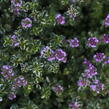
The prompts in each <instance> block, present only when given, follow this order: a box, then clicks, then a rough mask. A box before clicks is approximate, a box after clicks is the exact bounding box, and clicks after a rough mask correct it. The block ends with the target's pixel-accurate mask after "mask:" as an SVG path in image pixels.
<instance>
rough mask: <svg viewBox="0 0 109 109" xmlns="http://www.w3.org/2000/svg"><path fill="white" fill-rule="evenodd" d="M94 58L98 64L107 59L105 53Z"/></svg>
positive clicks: (97, 54)
mask: <svg viewBox="0 0 109 109" xmlns="http://www.w3.org/2000/svg"><path fill="white" fill-rule="evenodd" d="M93 58H94V60H95V61H96V62H101V61H103V59H105V55H104V53H96V54H95V55H94V56H93Z"/></svg>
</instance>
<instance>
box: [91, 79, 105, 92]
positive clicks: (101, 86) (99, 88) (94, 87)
mask: <svg viewBox="0 0 109 109" xmlns="http://www.w3.org/2000/svg"><path fill="white" fill-rule="evenodd" d="M90 88H91V89H92V91H94V92H96V93H100V92H101V91H103V90H104V84H102V83H100V81H99V80H95V81H93V82H92V83H91V85H90Z"/></svg>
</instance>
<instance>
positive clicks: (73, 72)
mask: <svg viewBox="0 0 109 109" xmlns="http://www.w3.org/2000/svg"><path fill="white" fill-rule="evenodd" d="M11 1H13V0H0V13H1V14H0V72H2V66H3V65H9V66H12V68H13V71H14V72H15V76H13V77H12V78H10V79H5V78H4V77H3V75H2V74H1V73H0V109H69V103H71V102H72V101H74V102H76V101H77V102H78V104H79V108H71V109H109V103H108V102H109V93H108V92H109V91H108V90H109V65H108V64H107V65H103V64H102V63H96V62H95V61H94V60H93V55H94V54H95V53H97V52H103V53H104V54H105V55H106V56H109V44H102V43H100V44H98V45H97V47H96V48H88V47H87V46H86V43H87V40H88V38H89V37H96V38H98V39H99V38H100V37H101V36H102V35H103V34H109V27H106V26H104V24H103V22H104V20H105V18H106V16H107V15H108V14H109V0H22V5H21V6H20V8H19V10H20V12H19V13H18V14H17V13H16V12H14V11H13V8H14V9H15V7H12V2H11ZM16 1H17V0H16ZM18 1H19V0H18ZM59 13H60V14H61V15H62V16H64V18H65V24H58V23H57V22H56V15H57V14H59ZM70 14H74V15H75V16H76V18H72V17H70ZM27 17H28V18H30V19H31V21H32V26H31V27H29V28H23V27H22V25H21V22H22V19H25V18H27ZM13 35H16V36H17V39H15V42H13V40H12V38H11V36H13ZM74 37H77V38H78V40H79V41H80V43H79V47H75V48H72V47H70V46H69V44H68V43H67V42H66V40H70V39H73V38H74ZM16 41H17V42H18V43H19V45H18V46H13V44H14V43H16ZM46 46H49V47H50V48H51V49H52V50H57V49H60V48H61V49H62V50H63V51H65V52H66V54H67V56H66V57H67V61H66V62H61V61H57V60H53V61H48V60H47V57H48V56H49V53H48V54H44V55H46V56H44V57H43V58H41V57H40V55H41V50H42V48H43V47H46ZM84 58H87V59H88V60H89V61H91V63H93V64H94V65H95V66H96V68H97V72H98V75H97V76H96V77H95V78H97V79H99V80H100V81H101V83H103V84H104V86H105V88H104V90H103V91H102V92H100V93H96V92H93V91H92V90H90V88H88V87H85V88H80V87H79V86H78V84H77V82H78V80H79V78H81V77H82V73H83V72H84V69H85V66H84V65H83V61H84ZM20 75H23V77H24V78H25V80H26V81H27V85H26V86H24V85H22V86H21V87H20V88H18V89H16V90H15V91H13V89H12V86H13V81H14V79H15V78H17V77H19V76H20ZM56 84H60V85H61V86H62V87H63V91H62V92H59V93H55V92H54V91H53V86H55V85H56ZM11 92H14V93H15V94H16V98H15V99H14V100H9V99H8V95H9V94H10V93H11Z"/></svg>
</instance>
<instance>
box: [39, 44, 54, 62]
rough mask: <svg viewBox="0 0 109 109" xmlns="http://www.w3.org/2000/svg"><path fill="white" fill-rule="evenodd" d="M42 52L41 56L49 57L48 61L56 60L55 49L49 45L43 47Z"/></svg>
mask: <svg viewBox="0 0 109 109" xmlns="http://www.w3.org/2000/svg"><path fill="white" fill-rule="evenodd" d="M40 54H41V55H40V57H41V58H45V59H46V58H47V60H48V61H53V60H55V56H54V51H53V50H52V49H51V48H50V47H49V46H45V47H43V48H42V49H41V52H40Z"/></svg>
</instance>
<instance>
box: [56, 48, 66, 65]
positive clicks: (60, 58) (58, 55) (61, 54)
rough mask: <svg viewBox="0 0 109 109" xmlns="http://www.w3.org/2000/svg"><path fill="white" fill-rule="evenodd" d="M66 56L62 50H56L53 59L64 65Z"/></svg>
mask: <svg viewBox="0 0 109 109" xmlns="http://www.w3.org/2000/svg"><path fill="white" fill-rule="evenodd" d="M66 56H67V54H66V52H64V51H63V50H62V49H57V50H56V51H55V57H56V59H57V60H58V61H61V62H64V63H65V62H66V61H67V58H66Z"/></svg>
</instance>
